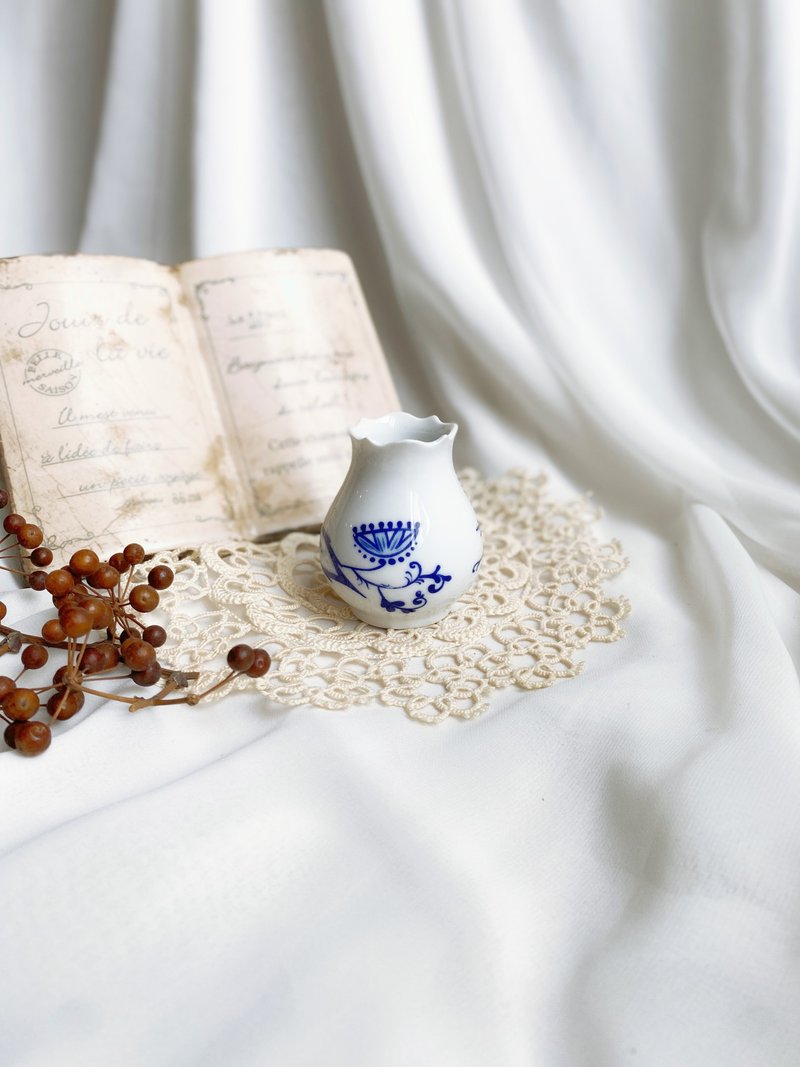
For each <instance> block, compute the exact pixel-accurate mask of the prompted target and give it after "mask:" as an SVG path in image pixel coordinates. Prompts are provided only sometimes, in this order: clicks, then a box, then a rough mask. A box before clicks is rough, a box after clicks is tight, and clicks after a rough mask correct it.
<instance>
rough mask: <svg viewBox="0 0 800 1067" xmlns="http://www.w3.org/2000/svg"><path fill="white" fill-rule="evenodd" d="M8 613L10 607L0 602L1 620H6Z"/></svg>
mask: <svg viewBox="0 0 800 1067" xmlns="http://www.w3.org/2000/svg"><path fill="white" fill-rule="evenodd" d="M7 612H8V605H7V604H4V603H3V601H2V600H0V619H4V618H5V617H6V614H7Z"/></svg>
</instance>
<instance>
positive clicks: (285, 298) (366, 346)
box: [180, 249, 399, 535]
mask: <svg viewBox="0 0 800 1067" xmlns="http://www.w3.org/2000/svg"><path fill="white" fill-rule="evenodd" d="M180 273H181V279H182V281H183V285H184V289H185V291H186V293H187V296H188V298H189V302H190V306H191V307H192V309H193V311H194V313H195V316H196V319H197V332H198V334H199V335H200V337H201V342H202V343H204V344H205V345H206V348H207V354H208V358H209V360H210V362H211V364H212V365H213V367H214V368H215V371H216V374H217V378H218V385H219V402H220V406H221V407H222V408H223V410H224V412H225V417H226V420H227V425H228V432H229V434H230V436H231V439H232V440H233V441H234V442H235V445H236V448H237V450H238V459H239V462H240V464H241V466H240V471H241V478H242V482H243V483H245V484H246V486H247V487H248V489H249V493H250V499H251V510H252V513H253V532H254V534H255V535H259V534H265V533H272V532H275V531H277V530H284V529H289V528H291V527H297V526H305V525H311V524H318V523H320V522H321V521H322V519H323V518H324V515H325V512H326V511H327V508H328V506H329V504H330V503H331V501H332V499H333V496H334V495H335V493H336V491H337V490H338V488H339V486H340V484H341V482H342V479H343V478H344V476H345V474H346V473H347V469H348V466H349V463H350V439H349V436H348V434H347V429H348V427H349V426H351V425H352V424H353V423H355V422H357V421H358V419H359V418H361V417H362V416H363V415H370V416H374V415H381V414H384V413H385V412H387V411H393V410H396V409H397V408H398V407H399V402H398V399H397V394H396V392H395V389H394V386H393V384H392V380H391V377H390V375H389V370H388V367H387V366H386V361H385V358H384V355H383V352H382V351H381V348H380V343H379V342H378V338H377V335H376V334H375V330H374V327H373V325H372V321H371V319H370V317H369V312H368V310H367V307H366V304H365V302H364V297H363V295H362V293H361V289H360V286H359V284H358V279H357V278H356V275H355V271H354V269H353V265H352V263H351V261H350V259H349V257H348V256H346V255H345V254H344V253H342V252H334V251H327V250H316V249H311V250H308V249H297V250H290V251H274V252H249V253H243V254H241V255H234V256H219V257H216V258H214V259H210V260H202V261H198V262H194V263H186V264H184V265H183V266H182V267H181V268H180Z"/></svg>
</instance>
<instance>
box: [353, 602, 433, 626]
mask: <svg viewBox="0 0 800 1067" xmlns="http://www.w3.org/2000/svg"><path fill="white" fill-rule="evenodd" d="M451 607H452V605H451V604H450V605H448V606H447V607H446V608H445V609H444V611H439V612H436V613H435V614H430V615H429V614H427V613H426V614H425V615H424V616H423V617H422V618H418V617H417V616H416V614H415V615H402V614H400V613H399V612H398V615H399V618H398V617H397V616H395V615H393V614H392V615H390V614H389V612H387V611H384V612H382V613H381V615H380V616H378V615H366V614H364V615H361V614H359V613H358V612H357V611H355V610H353V608H352V607H351V611H353V614H354V615H355V616H356V618H357V619H358V620H359V621H360V622H366V623H368V625H370V626H374V627H375V628H376V629H379V630H416V629H418V628H419V627H420V626H432V625H433V624H434V623H437V622H440V621H441V620H442V619H443V618H444V617H445V615H447V614H449V612H450V608H451Z"/></svg>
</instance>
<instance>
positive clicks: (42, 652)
mask: <svg viewBox="0 0 800 1067" xmlns="http://www.w3.org/2000/svg"><path fill="white" fill-rule="evenodd" d="M49 658H50V655H49V653H48V651H47V649H46V648H45V647H44V645H27V646H26V647H25V648H23V650H22V663H23V665H24V666H25V667H27V668H28V670H29V671H38V670H39V668H40V667H44V665H45V663H47V661H48V659H49Z"/></svg>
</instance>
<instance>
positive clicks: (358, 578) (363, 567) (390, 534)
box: [322, 520, 452, 615]
mask: <svg viewBox="0 0 800 1067" xmlns="http://www.w3.org/2000/svg"><path fill="white" fill-rule="evenodd" d="M419 527H420V524H419V523H418V522H414V523H412V522H409V521H406V522H403V521H401V520H398V521H397V522H394V521H392V522H386V521H383V522H377V523H375V522H362V523H360V524H359V525H357V526H353V528H352V531H353V544H354V546H355V548H356V551H357V552H358V554H359V555H360V556H361V557H362V558H364V559H365V560H366V563H365V564H360V565H354V564H351V563H343V562H342V561H341V560H340V559H339V557H338V556H337V554H336V552H335V551H334V548H333V544H332V542H331V539H330V536H329V535H328V532H327V530H326V529H325V527H324V526H323V527H322V540H323V542H324V544H325V548H326V550H327V553H328V557H329V559H330V562H331V568H330V569H329V568H328V567H326V566H325V564H324V563H323V564H322V569H323V571H324V573H325V576H326V577H327V578H328V579H329V580H330V581H332V582H339V583H340V584H341V585H345V586H347V588H348V589H352V590H353V591H354V592H355V593H358V595H359V596H361V597H364V599H369V597H368V596H367V593H368V592H369V591H370V590H373V589H374V590H376V591H377V593H378V603H379V605H380V607H382V608H383V609H384V610H385V611H389V612H394V611H400V612H402V613H403V614H404V615H410V614H412V613H413V612H415V611H418V610H419V608H421V607H424V606H425V605H426V604H427V603H428V596H430V595H433V594H435V593H439V592H440V591H441V590H442V589H443V588H444V587H445V585H446V584H447V582H449V581H450V580H451V577H452V576H451V575H449V574H444V573H443V571H442V568H441V564H439V563H437V564H436V566H435V567H434V568H433V570H431V571H428V572H425V571H423V568H422V565H421V564H420V563H418V562H417V560H413V559H411V556H412V555H413V553H414V549H415V548H416V544H417V537H418V535H419ZM401 563H407V564H408V565H407V566H406V567H405V568H404V569H403V571H402V581H398V579H399V578H400V575H398V573H397V569H396V568H397V565H398V564H401ZM367 564H374V566H368V565H367ZM390 567H394V568H395V570H393V571H392V572H391V573H387V568H390ZM382 579H383V580H382ZM398 594H399V595H400V596H399V599H398ZM412 594H413V595H412Z"/></svg>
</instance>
